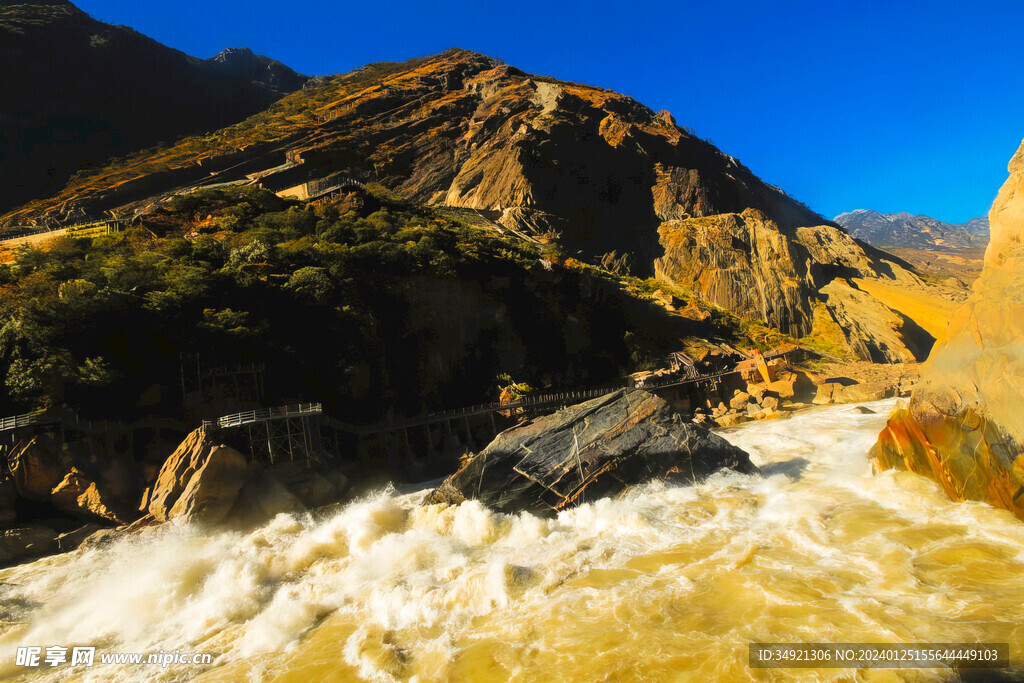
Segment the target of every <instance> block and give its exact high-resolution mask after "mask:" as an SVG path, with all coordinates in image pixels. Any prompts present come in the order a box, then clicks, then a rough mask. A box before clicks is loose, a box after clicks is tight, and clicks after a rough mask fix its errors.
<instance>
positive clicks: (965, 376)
mask: <svg viewBox="0 0 1024 683" xmlns="http://www.w3.org/2000/svg"><path fill="white" fill-rule="evenodd" d="M1009 171H1010V177H1009V179H1008V180H1007V181H1006V183H1005V184H1004V185H1003V187H1002V189H1001V190H1000V192H999V195H998V197H997V198H996V200H995V203H994V204H993V205H992V209H991V211H990V212H989V220H990V223H991V226H992V236H991V241H990V243H989V246H988V249H987V251H986V253H985V267H984V270H983V271H982V274H981V277H980V278H979V279H978V281H977V282H976V283H975V285H974V292H973V293H972V294H971V296H970V298H969V299H968V300H967V302H966V303H965V304H964V305H963V306H962V307H961V308H960V309H959V310H958V311H957V313H956V315H955V316H954V318H953V320H952V322H951V323H950V327H949V330H948V334H947V336H946V338H945V339H943V340H942V341H941V342H939V343H938V344H937V345H936V348H935V350H934V351H933V353H932V356H931V357H930V358H929V359H928V362H927V363H926V365H925V366H924V367H923V369H922V372H921V381H920V384H919V386H918V387H917V389H915V391H914V394H913V397H912V398H911V401H910V404H909V406H908V407H906V408H901V409H898V410H896V411H895V412H894V413H893V414H892V415H891V416H890V418H889V423H888V425H887V426H886V428H885V429H884V430H883V431H882V433H881V434H880V436H879V440H878V443H877V444H876V446H875V448H874V449H873V450H872V457H873V458H874V462H875V464H876V466H877V467H878V468H880V469H888V468H893V467H895V468H900V469H907V470H910V471H913V472H918V473H920V474H924V475H926V476H930V477H932V478H933V479H935V480H936V481H938V482H939V483H940V484H941V485H942V487H943V489H944V490H945V491H946V493H947V494H948V495H949V496H950V497H951V498H953V499H954V500H965V499H970V500H985V501H988V502H990V503H992V504H993V505H996V506H999V507H1003V508H1006V509H1008V510H1011V511H1013V513H1014V514H1016V515H1017V516H1018V517H1020V518H1021V519H1024V145H1022V146H1021V148H1020V149H1018V151H1017V153H1016V155H1015V156H1014V157H1013V159H1012V160H1011V161H1010V164H1009Z"/></svg>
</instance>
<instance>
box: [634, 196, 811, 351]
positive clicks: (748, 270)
mask: <svg viewBox="0 0 1024 683" xmlns="http://www.w3.org/2000/svg"><path fill="white" fill-rule="evenodd" d="M658 233H659V235H660V236H661V245H662V246H663V247H664V249H665V255H664V256H662V257H661V258H658V259H657V260H656V261H655V262H654V269H655V275H656V276H657V277H658V278H659V279H663V280H666V281H668V282H673V283H675V284H678V285H681V286H682V287H684V288H686V289H689V290H690V291H692V292H693V293H694V294H696V295H697V296H699V297H700V298H702V299H705V300H707V301H710V302H712V303H714V304H717V305H719V306H721V307H722V308H725V309H727V310H730V311H733V312H734V313H738V314H739V315H742V316H745V317H748V318H755V319H758V320H763V321H765V322H766V323H768V324H769V325H771V326H772V327H775V328H777V329H780V330H784V331H786V332H788V333H790V334H793V335H795V336H798V337H800V336H804V335H806V334H808V333H809V332H810V331H811V297H812V296H813V294H814V291H813V289H812V288H811V287H810V286H809V285H808V282H807V271H806V267H805V261H806V255H805V254H803V253H800V252H798V251H797V249H798V247H797V245H795V244H794V242H793V241H792V240H790V239H789V238H788V237H787V236H786V235H785V234H784V233H783V232H782V231H781V230H780V229H779V227H778V225H777V224H775V223H774V221H771V220H770V219H769V218H768V217H767V216H765V215H764V214H763V213H761V212H760V211H757V210H755V209H747V210H745V211H744V212H743V213H740V214H735V213H727V214H719V215H716V216H709V217H704V218H689V219H686V220H680V221H670V222H666V223H662V224H661V227H660V228H659V229H658Z"/></svg>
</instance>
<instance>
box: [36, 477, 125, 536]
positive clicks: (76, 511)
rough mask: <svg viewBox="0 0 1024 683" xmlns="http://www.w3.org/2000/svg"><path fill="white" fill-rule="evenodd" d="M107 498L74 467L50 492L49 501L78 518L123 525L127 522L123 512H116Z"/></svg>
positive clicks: (113, 505)
mask: <svg viewBox="0 0 1024 683" xmlns="http://www.w3.org/2000/svg"><path fill="white" fill-rule="evenodd" d="M108 498H109V497H108V496H105V495H103V494H102V493H101V492H100V489H99V488H98V487H97V486H96V482H94V481H92V480H91V479H89V478H88V477H86V476H85V475H84V474H82V473H81V472H80V471H78V469H76V468H74V467H72V468H71V470H70V471H69V472H68V473H67V474H66V475H65V476H64V478H63V479H62V480H61V481H60V483H59V484H57V485H56V486H55V487H54V488H53V490H52V491H51V492H50V499H51V500H52V501H53V504H54V505H55V506H56V507H57V508H58V509H59V510H63V511H64V512H67V513H70V514H73V515H76V516H78V517H85V518H88V517H96V518H99V519H102V520H104V521H107V522H113V523H114V524H124V523H125V522H126V521H127V518H126V516H125V514H124V512H119V511H117V506H116V504H114V503H113V502H112V501H110V500H108Z"/></svg>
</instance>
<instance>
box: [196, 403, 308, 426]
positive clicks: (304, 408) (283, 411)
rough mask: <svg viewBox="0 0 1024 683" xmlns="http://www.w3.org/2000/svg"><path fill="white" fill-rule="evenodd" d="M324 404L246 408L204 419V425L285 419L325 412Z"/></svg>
mask: <svg viewBox="0 0 1024 683" xmlns="http://www.w3.org/2000/svg"><path fill="white" fill-rule="evenodd" d="M323 412H324V409H323V404H320V403H297V404H295V405H288V406H276V407H274V408H258V409H256V410H245V411H242V412H240V413H232V414H230V415H223V416H221V417H218V418H217V419H216V420H203V426H204V427H212V428H214V429H225V428H227V427H241V426H243V425H247V424H253V423H256V422H266V421H267V420H283V419H286V418H289V417H306V416H308V415H321V414H323Z"/></svg>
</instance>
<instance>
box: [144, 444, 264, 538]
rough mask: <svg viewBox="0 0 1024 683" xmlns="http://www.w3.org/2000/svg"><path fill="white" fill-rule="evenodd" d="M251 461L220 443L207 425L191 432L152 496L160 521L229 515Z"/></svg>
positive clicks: (213, 520)
mask: <svg viewBox="0 0 1024 683" xmlns="http://www.w3.org/2000/svg"><path fill="white" fill-rule="evenodd" d="M247 467H248V463H247V462H246V460H245V457H244V456H242V454H241V453H239V452H238V451H236V450H235V449H233V448H231V447H230V446H224V445H221V444H218V443H216V440H215V439H214V438H213V434H211V432H210V431H209V430H207V429H206V428H205V427H200V428H199V429H196V430H194V431H193V432H192V433H190V434H189V435H188V436H187V437H186V438H185V440H184V441H182V442H181V445H180V446H178V448H177V449H176V450H175V451H174V453H172V454H171V456H170V457H169V458H167V461H166V462H165V463H164V466H163V467H162V468H161V469H160V473H159V474H158V475H157V479H156V482H155V483H154V484H153V488H152V493H151V494H150V495H149V499H148V509H149V513H150V514H151V515H153V517H154V518H155V519H156V520H157V521H160V522H164V521H167V520H169V519H172V518H175V517H181V518H183V519H184V520H185V521H196V522H203V523H206V524H216V523H218V522H221V521H223V520H224V518H225V517H226V515H227V513H228V511H229V510H230V509H231V507H232V505H234V503H235V498H236V496H237V495H238V491H239V489H241V488H242V484H243V483H245V475H246V469H247Z"/></svg>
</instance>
